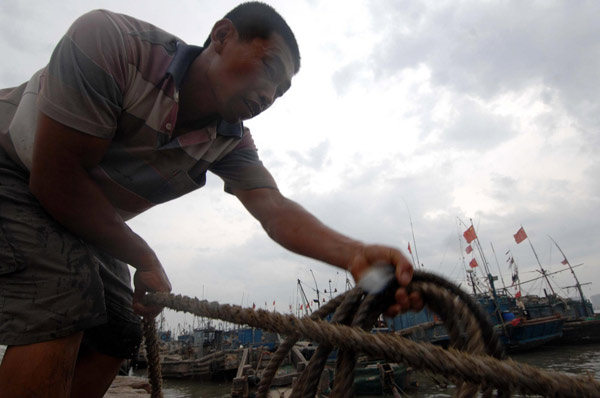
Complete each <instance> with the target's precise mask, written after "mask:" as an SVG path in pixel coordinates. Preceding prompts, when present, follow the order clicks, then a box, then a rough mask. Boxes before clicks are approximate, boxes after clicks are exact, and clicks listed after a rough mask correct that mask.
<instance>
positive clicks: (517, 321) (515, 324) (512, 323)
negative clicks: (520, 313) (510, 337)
mask: <svg viewBox="0 0 600 398" xmlns="http://www.w3.org/2000/svg"><path fill="white" fill-rule="evenodd" d="M522 320H523V318H515V319H513V320H512V321H510V324H511V325H513V326H519V324H520V323H521V321H522Z"/></svg>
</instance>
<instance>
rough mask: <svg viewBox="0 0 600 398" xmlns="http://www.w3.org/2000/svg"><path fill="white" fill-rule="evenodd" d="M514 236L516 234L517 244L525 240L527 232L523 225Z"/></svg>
mask: <svg viewBox="0 0 600 398" xmlns="http://www.w3.org/2000/svg"><path fill="white" fill-rule="evenodd" d="M513 236H514V238H515V242H517V244H519V243H521V242H523V241H524V240H525V238H527V234H526V233H525V230H524V229H523V227H521V228H519V230H518V231H517V233H516V234H514V235H513Z"/></svg>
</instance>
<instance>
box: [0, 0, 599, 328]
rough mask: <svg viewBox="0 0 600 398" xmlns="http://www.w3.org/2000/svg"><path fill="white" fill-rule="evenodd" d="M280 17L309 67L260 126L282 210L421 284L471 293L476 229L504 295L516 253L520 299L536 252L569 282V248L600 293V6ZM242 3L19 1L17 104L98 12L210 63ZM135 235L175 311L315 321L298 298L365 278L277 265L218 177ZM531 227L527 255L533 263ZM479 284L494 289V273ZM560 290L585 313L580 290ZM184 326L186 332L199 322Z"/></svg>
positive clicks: (282, 7)
mask: <svg viewBox="0 0 600 398" xmlns="http://www.w3.org/2000/svg"><path fill="white" fill-rule="evenodd" d="M267 3H268V4H271V5H272V6H273V7H275V8H276V9H277V10H278V11H279V12H280V13H281V14H282V15H283V17H284V18H285V19H286V20H287V22H288V23H289V25H290V26H291V28H292V30H293V31H294V32H295V35H296V38H297V40H298V43H299V46H300V52H301V56H302V67H301V69H300V72H299V74H298V75H297V76H296V77H295V78H294V79H293V81H292V88H291V89H290V90H289V91H288V93H287V94H286V95H285V96H284V97H283V98H281V99H280V100H278V101H277V102H276V103H275V104H274V105H273V106H272V107H271V108H270V110H269V111H268V112H265V113H264V114H261V115H260V116H258V117H257V118H255V119H252V120H249V121H247V122H246V123H245V124H246V126H247V127H249V128H250V129H251V131H252V134H253V137H254V140H255V142H256V144H257V146H258V148H259V156H260V157H261V159H262V161H263V163H264V164H265V166H266V167H267V168H268V169H269V170H270V171H271V173H272V174H273V176H274V177H275V179H276V181H277V183H278V185H279V188H280V190H281V192H282V193H283V194H284V195H285V196H287V197H288V198H290V199H292V200H295V201H297V202H298V203H300V204H301V205H302V206H304V207H305V208H306V209H307V210H309V211H310V212H312V213H313V214H314V215H316V216H317V217H318V218H319V219H320V220H322V221H323V222H324V223H325V224H327V225H329V226H330V227H332V228H334V229H336V230H338V231H340V232H342V233H344V234H346V235H348V236H351V237H353V238H356V239H359V240H361V241H364V242H369V243H380V244H387V245H393V246H395V247H398V248H400V249H401V250H403V251H404V252H405V254H406V255H407V256H410V254H409V253H408V251H407V248H408V244H409V242H410V245H411V249H412V252H413V254H414V255H418V263H419V264H422V267H423V269H424V270H427V271H431V272H436V273H438V274H441V275H443V276H445V277H447V278H449V279H451V280H453V281H454V282H456V283H457V284H461V286H463V287H465V288H466V289H469V287H468V286H467V285H466V282H465V278H466V277H465V276H466V269H468V268H469V266H468V263H469V261H470V260H471V258H472V255H468V254H466V252H465V247H466V242H465V240H464V239H463V238H462V233H463V231H464V230H466V229H467V227H468V225H470V223H471V222H472V223H473V225H474V227H475V229H476V231H477V235H478V237H479V241H480V245H481V248H482V249H483V253H484V256H485V258H486V259H487V261H488V263H489V268H490V270H491V272H492V273H493V274H494V275H499V274H500V276H501V278H500V279H499V280H498V282H497V283H498V284H500V285H502V283H501V282H502V279H504V282H505V284H506V285H510V283H511V282H510V279H511V271H510V270H509V267H508V263H507V258H508V255H507V252H509V251H510V253H511V254H512V256H513V257H514V259H515V261H516V263H517V264H518V268H519V272H520V276H521V280H528V279H533V278H536V277H537V276H539V271H538V270H539V269H540V265H539V264H538V260H536V257H535V255H534V250H535V254H537V257H538V259H539V263H540V264H541V266H542V267H543V268H544V269H546V270H548V271H549V272H555V271H559V270H561V269H564V268H565V267H564V266H563V265H562V264H561V261H562V260H563V256H562V254H561V253H560V252H559V250H558V248H557V246H556V245H554V244H553V243H552V240H551V239H550V237H552V238H553V239H554V240H555V241H556V243H557V244H558V245H560V248H561V249H562V250H563V251H564V253H565V255H566V256H567V259H568V260H569V262H570V263H571V264H572V265H579V264H583V265H580V266H578V267H576V268H575V271H576V273H577V277H578V278H579V280H580V281H581V282H582V283H588V284H586V285H584V286H583V291H584V294H586V296H588V297H589V296H590V295H593V294H600V273H598V255H599V254H600V253H599V252H600V250H599V248H598V242H600V216H599V213H600V182H599V181H598V175H599V174H600V157H599V156H598V153H599V151H600V132H599V128H600V101H599V99H598V94H597V93H598V92H600V76H599V74H600V41H598V37H600V24H598V23H597V18H596V16H597V15H600V3H599V2H596V1H584V0H577V1H568V2H567V1H529V2H522V1H517V0H514V1H510V0H509V1H458V0H457V1H438V0H436V1H398V0H378V1H368V0H365V1H359V0H343V1H342V0H340V1H331V0H327V1H325V0H298V1H283V0H282V1H267ZM165 4H169V5H170V7H168V8H169V9H165V6H164V5H165ZM174 4H177V8H175V7H174V6H173V5H174ZM237 4H238V2H237V1H229V0H223V1H219V2H208V1H192V0H184V1H178V2H176V3H174V2H173V3H165V2H159V1H155V0H145V1H123V0H121V1H100V0H77V1H74V0H66V1H62V2H61V3H60V6H58V5H57V3H55V2H45V1H33V0H2V1H0V52H1V53H2V54H3V59H4V60H5V61H4V62H3V63H2V66H0V87H11V86H16V85H19V84H21V83H22V82H24V81H26V80H27V79H28V78H29V77H30V76H31V75H32V74H33V73H34V72H35V71H36V70H38V69H40V68H42V67H43V66H44V65H45V64H46V63H47V62H48V59H49V57H50V54H51V52H52V50H53V48H54V46H55V45H56V43H57V42H58V41H59V40H60V37H61V36H62V35H63V34H64V32H65V31H66V30H67V28H68V27H69V25H70V24H71V23H72V22H73V20H74V19H76V18H77V17H78V16H79V15H81V14H83V13H85V12H87V11H89V10H92V9H97V8H105V9H109V10H112V11H115V12H121V13H125V14H129V15H132V16H135V17H137V18H139V19H143V20H146V21H149V22H151V23H153V24H155V25H157V26H159V27H161V28H162V29H164V30H167V31H169V32H171V33H173V34H175V35H177V36H178V37H180V38H181V39H183V40H184V41H186V42H188V43H191V44H198V45H200V44H201V43H203V42H204V40H205V38H206V36H207V35H208V33H209V31H210V29H211V27H212V25H213V24H214V22H216V21H217V20H219V19H220V18H222V17H223V16H224V15H225V13H226V12H227V11H229V10H230V9H231V8H233V7H234V6H235V5H237ZM6 60H10V62H8V61H6ZM129 225H130V226H131V228H132V229H133V230H134V231H136V232H137V233H138V234H139V235H141V236H142V237H143V238H144V239H145V240H146V241H147V242H148V243H149V244H150V245H151V246H152V247H153V249H154V250H155V252H156V253H157V255H158V256H159V258H160V260H161V262H162V263H163V265H164V267H165V269H166V270H167V273H168V275H169V278H170V280H171V282H172V285H173V292H175V293H178V294H185V295H189V296H195V297H199V298H205V299H208V300H210V301H219V302H221V303H230V304H238V305H243V306H246V307H250V306H252V304H253V303H254V304H256V306H257V307H260V308H267V309H269V310H272V309H274V308H275V309H276V310H278V311H281V312H288V311H289V308H290V306H292V308H297V306H298V305H299V302H300V301H299V300H300V298H299V295H298V290H299V289H298V283H297V281H298V280H300V281H301V284H302V286H303V289H304V291H305V293H306V295H307V296H308V297H309V299H314V298H316V291H315V290H316V289H317V288H318V290H319V292H320V297H321V300H322V299H323V297H325V298H326V299H328V298H329V297H330V292H331V290H335V289H337V290H338V292H341V291H343V290H344V288H345V281H346V278H347V277H350V276H349V274H347V273H346V272H345V271H343V270H339V269H337V268H334V267H332V266H329V265H327V264H324V263H321V262H318V261H315V260H312V259H308V258H304V257H301V256H298V255H295V254H293V253H290V252H288V251H286V250H284V249H283V248H281V247H280V246H278V245H277V244H276V243H274V242H273V241H272V240H270V239H269V238H268V237H267V235H266V234H265V233H264V231H263V230H262V228H261V227H260V224H259V223H258V222H257V221H256V220H254V219H253V218H252V217H251V216H250V215H249V214H248V213H247V212H246V211H245V210H244V209H243V207H242V205H241V204H240V203H239V201H238V200H237V199H236V198H235V197H233V196H231V195H229V194H226V193H225V192H224V191H223V183H222V181H221V180H220V179H219V178H218V177H216V176H214V175H209V176H208V182H207V185H206V187H204V188H202V189H200V190H198V191H195V192H193V193H191V194H188V195H186V196H184V197H182V198H179V199H177V200H174V201H172V202H169V203H167V204H164V205H161V206H158V207H156V208H154V209H151V210H149V211H147V212H146V213H144V214H142V215H140V216H138V217H136V218H134V219H133V220H131V221H129ZM521 226H522V227H523V228H524V230H525V231H526V233H527V235H528V237H529V239H528V240H525V241H524V242H522V243H520V244H517V243H516V242H515V239H514V238H513V234H515V233H516V232H517V230H518V229H519V228H520V227H521ZM413 236H414V238H413ZM532 248H533V249H534V250H532ZM474 253H477V257H476V258H477V261H478V263H480V264H482V262H483V260H482V259H481V257H480V255H479V254H478V251H477V250H476V251H474ZM414 261H415V263H416V262H417V259H416V256H415V259H414ZM417 267H419V268H420V267H421V266H420V265H417ZM475 272H476V275H478V276H479V277H483V266H481V265H480V266H479V267H477V268H476V269H475ZM313 275H314V277H313ZM350 278H351V277H350ZM550 281H551V283H552V285H553V288H554V289H555V290H556V291H557V293H559V294H560V295H563V296H572V297H574V296H576V294H577V292H576V291H575V290H574V289H572V288H567V287H568V286H572V285H574V280H573V277H572V275H571V273H570V272H568V271H563V272H558V273H556V274H553V275H552V276H551V277H550ZM544 288H546V289H547V290H548V287H547V285H546V284H545V283H542V281H541V280H538V281H535V282H531V283H528V284H526V285H523V286H522V289H523V293H530V294H538V295H543V294H544V293H543V289H544ZM324 290H327V293H324ZM510 291H511V292H512V293H514V292H515V289H514V288H510ZM273 302H275V306H273ZM167 315H168V316H167V319H168V320H170V323H171V324H170V326H171V327H175V323H177V324H178V326H181V325H182V324H184V325H189V324H190V323H192V322H194V320H193V319H192V317H191V316H185V315H183V316H182V315H176V314H172V313H168V314H167Z"/></svg>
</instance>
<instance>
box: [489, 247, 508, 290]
mask: <svg viewBox="0 0 600 398" xmlns="http://www.w3.org/2000/svg"><path fill="white" fill-rule="evenodd" d="M490 246H492V253H494V258H495V259H496V266H497V267H498V274H499V275H500V280H501V281H502V287H503V288H504V292H505V293H506V284H505V283H504V277H503V276H502V271H501V270H500V263H498V256H496V250H494V245H492V242H490Z"/></svg>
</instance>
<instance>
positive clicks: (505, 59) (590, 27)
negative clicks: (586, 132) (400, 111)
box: [371, 1, 600, 127]
mask: <svg viewBox="0 0 600 398" xmlns="http://www.w3.org/2000/svg"><path fill="white" fill-rule="evenodd" d="M423 4H425V5H421V6H414V5H408V4H407V2H393V1H388V2H377V3H373V5H372V8H371V9H372V17H373V19H374V20H375V21H379V23H380V25H381V26H382V27H383V29H385V35H384V36H383V39H382V40H381V42H380V43H378V44H377V45H375V46H373V54H372V57H373V58H374V59H375V60H376V62H374V63H373V64H372V65H373V66H374V67H375V68H377V70H378V72H377V73H378V74H380V75H383V76H386V75H390V74H395V73H398V71H400V70H402V69H405V68H411V67H416V66H417V65H419V64H425V65H427V67H429V68H430V69H431V72H432V81H433V84H435V85H441V86H446V87H449V88H451V89H452V90H454V91H457V92H460V93H465V94H470V95H474V96H476V97H480V98H484V99H491V98H493V97H495V96H498V95H501V94H502V93H504V92H506V91H522V90H525V89H527V88H528V87H529V86H531V85H543V86H547V87H551V88H553V89H555V90H557V93H558V96H559V97H560V100H561V102H562V103H563V104H564V106H565V107H566V108H567V109H568V110H569V112H570V113H572V114H573V115H575V116H576V117H577V119H578V120H579V121H580V123H582V124H583V125H585V126H588V127H590V126H598V121H599V116H598V115H599V112H598V110H599V108H598V102H597V100H596V97H597V92H598V90H599V89H600V79H599V77H600V56H599V55H600V43H598V40H597V37H598V36H599V35H600V25H598V24H597V23H596V22H595V21H594V18H593V15H597V14H598V12H600V4H599V3H597V2H593V1H584V2H580V3H578V4H577V6H574V5H573V4H571V3H564V2H535V3H531V2H529V3H523V2H518V1H508V2H476V1H462V2H458V3H457V2H442V3H440V2H425V3H423ZM391 20H395V21H396V23H394V24H392V23H390V21H391Z"/></svg>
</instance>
